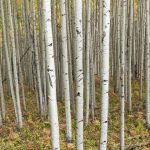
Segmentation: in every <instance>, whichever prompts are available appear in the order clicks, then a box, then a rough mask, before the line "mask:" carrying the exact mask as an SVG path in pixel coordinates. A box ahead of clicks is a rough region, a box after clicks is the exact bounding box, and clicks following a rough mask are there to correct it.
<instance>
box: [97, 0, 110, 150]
mask: <svg viewBox="0 0 150 150" xmlns="http://www.w3.org/2000/svg"><path fill="white" fill-rule="evenodd" d="M109 34H110V0H104V1H103V51H102V73H101V74H102V79H101V82H102V92H101V93H102V102H101V138H100V145H99V146H100V150H106V146H107V132H108V105H109V95H108V94H109V39H110V37H109Z"/></svg>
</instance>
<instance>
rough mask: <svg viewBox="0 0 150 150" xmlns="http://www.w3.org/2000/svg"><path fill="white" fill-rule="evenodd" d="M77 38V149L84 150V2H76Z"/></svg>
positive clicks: (79, 0) (78, 0) (77, 0)
mask: <svg viewBox="0 0 150 150" xmlns="http://www.w3.org/2000/svg"><path fill="white" fill-rule="evenodd" d="M74 10H75V37H76V43H75V44H76V46H75V47H76V54H75V55H76V56H75V59H76V60H75V62H76V92H75V96H76V148H77V150H83V30H82V0H75V5H74Z"/></svg>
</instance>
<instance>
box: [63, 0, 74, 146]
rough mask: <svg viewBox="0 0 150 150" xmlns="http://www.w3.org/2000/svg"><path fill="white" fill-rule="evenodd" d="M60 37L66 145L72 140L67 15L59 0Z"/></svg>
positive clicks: (64, 4) (64, 5)
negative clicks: (60, 17)
mask: <svg viewBox="0 0 150 150" xmlns="http://www.w3.org/2000/svg"><path fill="white" fill-rule="evenodd" d="M61 16H62V20H61V36H62V60H63V88H64V96H65V111H66V140H67V143H69V142H71V140H72V131H71V111H70V83H69V82H70V81H69V66H68V65H69V59H68V56H69V55H68V46H67V25H66V23H67V18H66V17H67V13H66V1H65V0H61Z"/></svg>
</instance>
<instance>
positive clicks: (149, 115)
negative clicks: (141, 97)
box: [146, 0, 150, 128]
mask: <svg viewBox="0 0 150 150" xmlns="http://www.w3.org/2000/svg"><path fill="white" fill-rule="evenodd" d="M149 3H150V2H149V0H147V1H146V120H147V126H148V128H150V74H149V73H150V60H149V59H150V56H149V55H150V49H149V48H150V46H149V44H150V43H149V42H150V39H149V38H150V37H149V36H150V29H149V27H150V26H149V25H150V19H149V17H150V12H149Z"/></svg>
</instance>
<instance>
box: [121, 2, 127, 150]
mask: <svg viewBox="0 0 150 150" xmlns="http://www.w3.org/2000/svg"><path fill="white" fill-rule="evenodd" d="M126 5H127V1H126V0H122V7H123V12H122V13H123V14H122V19H123V20H122V32H121V42H122V43H121V45H122V49H121V76H120V84H121V94H120V103H121V106H120V107H121V108H120V109H121V110H120V114H121V123H120V149H121V150H124V109H125V108H124V107H125V85H124V84H125V43H126V36H125V35H126V33H125V31H126Z"/></svg>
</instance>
